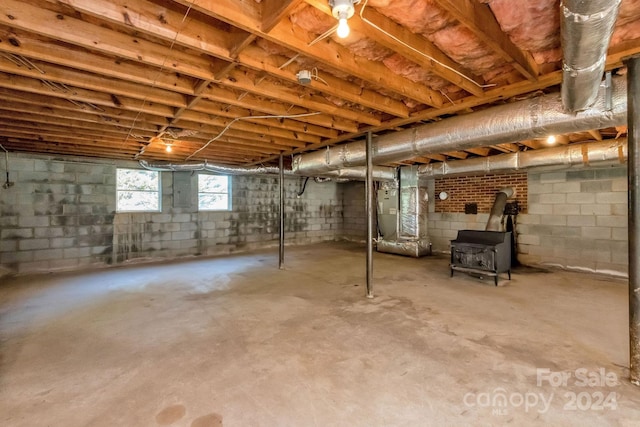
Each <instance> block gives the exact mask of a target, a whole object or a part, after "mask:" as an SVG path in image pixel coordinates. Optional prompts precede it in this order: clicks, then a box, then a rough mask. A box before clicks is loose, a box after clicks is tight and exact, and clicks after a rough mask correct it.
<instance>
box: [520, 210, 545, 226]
mask: <svg viewBox="0 0 640 427" xmlns="http://www.w3.org/2000/svg"><path fill="white" fill-rule="evenodd" d="M518 224H540V215H536V214H532V213H531V212H529V213H526V214H521V215H518Z"/></svg>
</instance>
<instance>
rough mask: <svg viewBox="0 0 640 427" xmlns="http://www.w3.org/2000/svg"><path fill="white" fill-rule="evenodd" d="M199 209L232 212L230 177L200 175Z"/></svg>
mask: <svg viewBox="0 0 640 427" xmlns="http://www.w3.org/2000/svg"><path fill="white" fill-rule="evenodd" d="M198 209H199V210H201V211H229V210H231V180H230V179H229V177H228V176H226V175H206V174H198Z"/></svg>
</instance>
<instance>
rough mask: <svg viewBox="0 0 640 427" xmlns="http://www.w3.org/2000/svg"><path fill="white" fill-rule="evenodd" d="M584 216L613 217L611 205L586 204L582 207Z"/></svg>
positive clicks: (581, 212)
mask: <svg viewBox="0 0 640 427" xmlns="http://www.w3.org/2000/svg"><path fill="white" fill-rule="evenodd" d="M580 214H582V215H611V205H608V204H603V205H598V204H584V205H581V206H580Z"/></svg>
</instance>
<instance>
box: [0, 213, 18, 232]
mask: <svg viewBox="0 0 640 427" xmlns="http://www.w3.org/2000/svg"><path fill="white" fill-rule="evenodd" d="M17 226H18V215H13V214H12V215H4V216H0V230H4V229H6V228H10V227H17Z"/></svg>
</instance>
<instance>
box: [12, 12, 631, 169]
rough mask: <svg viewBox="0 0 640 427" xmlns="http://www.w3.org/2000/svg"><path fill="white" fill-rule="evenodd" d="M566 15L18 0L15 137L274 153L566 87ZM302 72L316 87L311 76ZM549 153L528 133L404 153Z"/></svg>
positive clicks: (626, 25)
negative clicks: (343, 29)
mask: <svg viewBox="0 0 640 427" xmlns="http://www.w3.org/2000/svg"><path fill="white" fill-rule="evenodd" d="M363 8H364V10H363ZM559 9H560V5H559V1H557V0H532V1H529V2H526V4H524V5H522V7H520V6H519V7H517V8H516V7H514V6H513V4H512V3H511V2H510V1H507V0H455V1H454V0H395V1H389V0H368V1H364V0H363V1H362V2H361V3H360V4H359V5H357V6H356V13H355V15H354V16H353V17H352V18H351V19H350V20H349V24H350V26H351V35H350V36H349V37H348V38H347V39H344V40H343V39H339V38H337V36H336V35H335V34H334V33H333V32H331V30H332V29H333V28H334V27H335V24H336V20H335V19H334V18H333V17H332V16H331V10H330V7H329V5H328V2H327V1H326V0H193V1H192V0H176V1H171V0H3V1H2V2H1V3H0V98H1V99H2V103H0V144H2V145H3V146H4V147H5V148H6V149H7V150H10V151H25V152H39V153H50V154H71V155H83V156H96V157H105V158H113V159H138V160H143V159H144V160H169V161H172V162H176V163H179V162H184V161H192V160H193V161H202V160H207V161H209V162H211V163H219V164H228V165H254V164H268V163H272V162H273V161H274V160H275V159H276V158H277V157H278V156H279V155H280V154H284V155H286V156H289V155H291V154H296V153H303V152H307V151H313V150H316V149H319V148H322V147H326V146H330V145H335V144H340V143H343V142H347V141H353V140H355V139H358V138H360V137H362V135H364V134H365V133H366V132H367V131H372V132H374V133H375V134H376V135H382V134H385V133H388V132H395V131H399V130H403V129H406V128H408V127H413V126H422V125H428V123H429V122H431V121H438V120H441V119H442V118H446V117H449V116H451V115H457V114H466V113H469V112H472V111H474V110H477V109H482V108H486V107H487V106H490V105H494V104H497V103H508V102H512V101H514V100H518V99H522V98H525V97H531V96H538V95H540V94H544V93H550V92H558V91H559V84H560V83H561V78H562V72H561V65H562V52H561V49H560V17H559V13H560V12H559ZM637 53H640V0H623V1H622V6H621V8H620V14H619V17H618V22H617V24H616V29H615V32H614V34H613V37H612V41H611V44H610V46H609V51H608V57H607V62H606V69H607V70H610V71H613V72H614V73H624V71H625V70H624V67H623V64H622V59H623V58H624V57H626V56H629V55H633V54H637ZM301 70H308V71H309V72H310V73H311V76H312V79H311V83H309V84H306V85H302V84H300V83H299V82H298V77H297V74H298V73H299V72H300V71H301ZM625 132H626V130H625V129H624V128H618V129H614V128H611V129H593V130H591V131H589V132H583V133H576V134H570V135H562V136H558V138H557V141H558V142H559V143H561V144H571V143H577V142H585V141H601V140H606V139H609V138H616V137H621V136H624V134H625ZM168 145H170V146H171V148H172V151H171V152H170V153H169V152H167V151H166V147H167V146H168ZM542 147H545V143H544V141H537V140H529V141H518V142H514V143H512V144H500V145H492V146H487V147H477V148H473V149H468V150H465V151H456V152H447V153H440V154H436V155H430V156H429V157H419V158H414V159H410V160H408V161H407V162H403V163H409V164H411V163H429V162H437V161H443V160H447V159H466V158H471V157H478V156H490V155H494V154H500V153H510V152H515V151H522V150H528V149H538V148H542Z"/></svg>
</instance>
